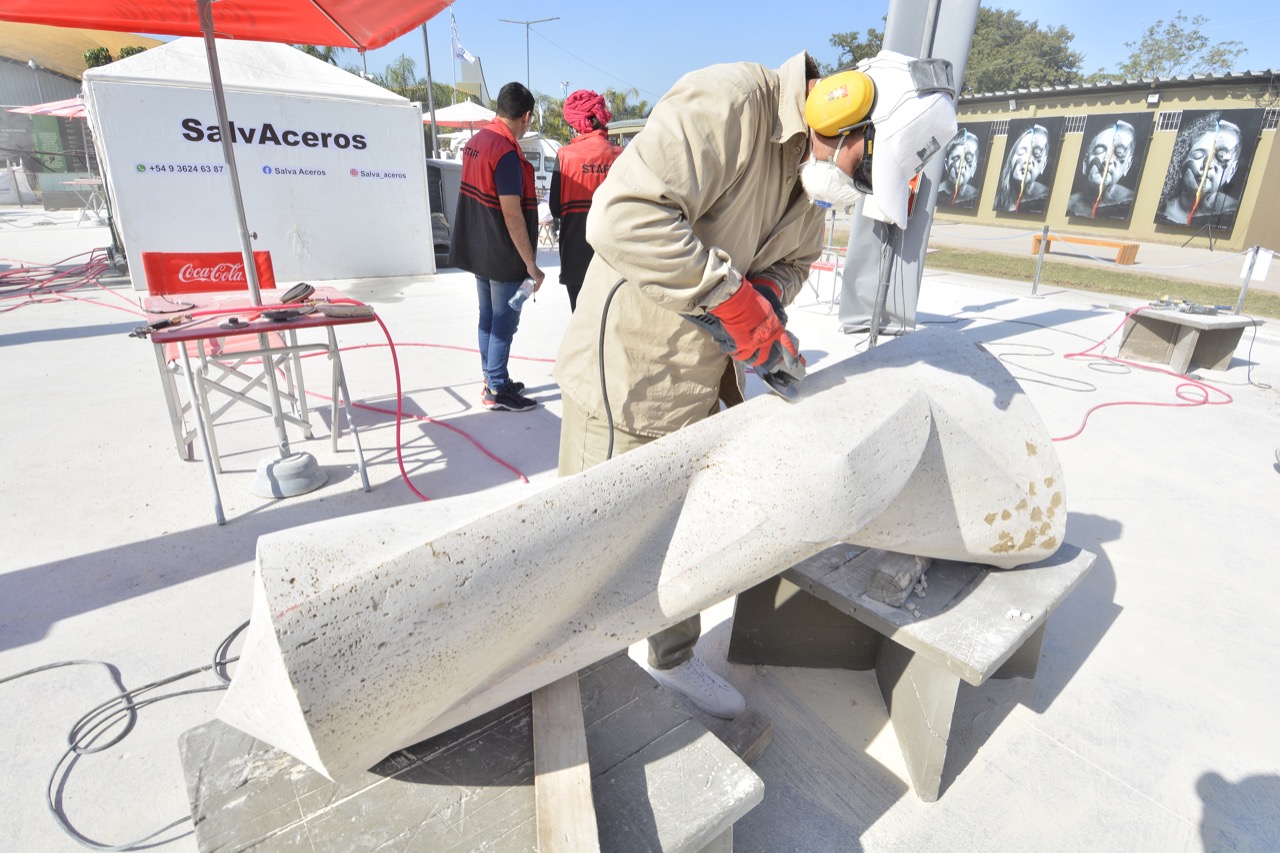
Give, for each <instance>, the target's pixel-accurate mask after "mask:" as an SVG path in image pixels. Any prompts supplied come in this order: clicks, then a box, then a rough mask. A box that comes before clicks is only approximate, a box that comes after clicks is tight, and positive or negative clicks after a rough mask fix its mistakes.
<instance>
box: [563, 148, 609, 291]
mask: <svg viewBox="0 0 1280 853" xmlns="http://www.w3.org/2000/svg"><path fill="white" fill-rule="evenodd" d="M621 153H622V149H621V148H619V147H618V146H617V145H614V144H613V143H612V142H610V141H609V136H608V133H607V132H606V131H604V130H593V131H591V132H590V133H584V134H582V135H581V136H578V137H575V138H574V139H573V140H572V141H571V142H570V143H569V144H568V145H563V146H561V147H560V150H559V151H557V152H556V158H557V160H558V161H559V167H560V169H559V171H558V172H557V173H556V174H555V175H552V185H551V198H550V204H551V215H552V216H558V217H560V283H561V284H575V285H581V284H582V279H583V276H585V275H586V274H587V266H588V265H589V264H590V263H591V258H592V257H593V256H594V255H595V252H594V251H593V250H592V248H591V246H590V245H589V244H588V243H587V213H588V211H590V210H591V198H592V196H594V195H595V194H596V190H597V189H598V188H599V187H600V184H602V183H604V179H605V178H606V177H607V176H608V175H609V167H610V166H612V165H613V161H614V160H617V159H618V155H619V154H621Z"/></svg>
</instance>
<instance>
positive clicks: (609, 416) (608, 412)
mask: <svg viewBox="0 0 1280 853" xmlns="http://www.w3.org/2000/svg"><path fill="white" fill-rule="evenodd" d="M625 282H626V278H625V277H624V278H620V279H618V282H617V284H615V285H614V286H613V288H612V289H610V291H609V295H608V296H606V297H605V298H604V310H603V311H601V312H600V345H599V350H598V353H599V361H600V397H601V398H602V399H603V400H604V417H605V421H606V422H608V424H609V448H608V450H606V451H605V454H604V458H605V459H606V460H608V459H612V458H613V410H612V409H610V408H609V388H608V387H607V386H606V385H605V382H604V324H605V321H606V320H608V319H609V303H610V302H612V301H613V295H614V294H615V293H617V292H618V288H619V287H622V285H623V284H624V283H625Z"/></svg>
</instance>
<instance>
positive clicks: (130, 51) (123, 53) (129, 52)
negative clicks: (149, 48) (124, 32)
mask: <svg viewBox="0 0 1280 853" xmlns="http://www.w3.org/2000/svg"><path fill="white" fill-rule="evenodd" d="M145 51H146V48H145V47H141V46H140V45H136V44H131V45H125V46H124V47H122V48H120V56H119V57H117V58H118V59H128V58H129V57H131V56H136V55H138V54H139V53H143V52H145Z"/></svg>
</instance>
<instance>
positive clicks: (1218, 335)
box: [1109, 305, 1262, 375]
mask: <svg viewBox="0 0 1280 853" xmlns="http://www.w3.org/2000/svg"><path fill="white" fill-rule="evenodd" d="M1109 307H1111V308H1113V309H1114V310H1116V311H1124V312H1125V313H1128V312H1129V311H1132V310H1133V309H1132V308H1126V307H1125V306H1123V305H1111V306H1109ZM1253 325H1258V326H1261V325H1262V321H1261V320H1255V319H1254V318H1252V317H1241V316H1240V315H1238V314H1191V313H1188V312H1186V311H1175V310H1168V309H1155V308H1152V309H1143V310H1142V311H1139V312H1138V313H1137V314H1134V315H1133V316H1132V317H1130V318H1129V319H1128V321H1126V322H1125V324H1124V332H1123V333H1122V335H1121V338H1120V353H1119V355H1120V357H1121V358H1130V359H1133V360H1135V361H1150V362H1154V363H1156V364H1167V365H1169V369H1171V370H1172V371H1173V372H1174V373H1181V374H1184V375H1185V374H1187V373H1189V372H1191V371H1192V370H1197V369H1199V368H1206V369H1208V370H1226V369H1227V368H1228V367H1230V366H1231V356H1232V355H1233V354H1234V353H1235V351H1236V346H1237V345H1238V344H1239V343H1240V336H1241V334H1243V332H1244V330H1245V329H1246V328H1247V327H1249V326H1253Z"/></svg>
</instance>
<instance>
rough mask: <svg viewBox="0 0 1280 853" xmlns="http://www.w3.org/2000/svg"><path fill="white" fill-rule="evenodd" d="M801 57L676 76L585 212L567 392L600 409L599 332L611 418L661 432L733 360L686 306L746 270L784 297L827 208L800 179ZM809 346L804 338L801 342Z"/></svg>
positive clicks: (692, 411) (791, 291)
mask: <svg viewBox="0 0 1280 853" xmlns="http://www.w3.org/2000/svg"><path fill="white" fill-rule="evenodd" d="M804 60H805V55H804V54H803V53H802V54H799V55H797V56H794V57H792V58H791V59H789V60H787V62H786V63H785V64H783V66H782V67H781V68H780V69H776V70H774V69H769V68H765V67H764V66H762V65H757V64H755V63H732V64H726V65H715V66H712V67H710V68H705V69H703V70H701V71H694V72H691V73H690V74H687V75H685V76H684V77H682V78H681V79H680V80H679V81H678V82H677V83H676V84H675V86H674V87H673V88H672V89H671V91H670V92H668V93H667V95H666V96H665V97H663V99H662V100H661V101H659V102H658V104H657V105H656V106H655V107H654V108H653V112H652V113H651V114H650V116H649V119H648V121H647V122H646V124H645V127H644V130H642V131H641V132H640V133H639V134H637V135H636V138H635V139H634V140H632V142H631V144H630V145H628V146H627V147H626V149H625V150H624V151H623V153H622V156H620V157H619V158H618V159H617V160H616V161H615V162H614V164H613V167H612V169H611V170H610V172H609V177H608V178H607V179H605V181H604V183H603V184H602V185H601V186H600V189H599V190H597V191H596V195H595V200H594V202H593V204H592V207H591V213H590V215H589V216H588V217H587V240H588V241H589V242H590V243H591V246H592V247H593V248H594V249H595V253H596V254H595V258H594V260H592V262H591V266H590V267H589V268H588V270H587V275H586V279H585V280H584V282H583V287H582V292H581V294H580V295H579V296H578V307H577V310H576V311H575V312H574V314H573V317H572V319H571V320H570V322H569V326H568V329H567V330H566V332H565V336H564V340H563V341H562V343H561V345H560V352H559V355H558V357H557V359H556V367H555V378H556V381H557V382H559V384H560V388H561V390H562V391H563V393H564V394H566V395H568V396H569V397H571V398H572V399H573V400H574V401H575V402H576V403H577V404H578V405H579V406H580V407H582V408H583V409H584V410H586V411H587V412H589V413H591V414H594V415H595V416H597V417H600V418H603V417H605V414H604V405H603V401H602V397H601V393H600V374H599V359H598V355H597V353H598V347H599V343H600V335H601V331H600V318H601V315H602V313H603V312H604V306H605V300H606V298H607V297H608V296H609V292H610V290H611V289H612V288H613V286H614V284H615V283H616V282H617V281H618V280H619V279H626V283H625V284H623V285H622V286H621V287H620V288H618V291H617V293H616V294H615V295H614V297H613V299H612V301H611V303H610V305H609V309H608V318H607V324H606V328H605V332H604V350H605V358H604V361H605V381H606V382H607V383H608V392H609V405H610V408H611V410H612V414H613V420H614V423H615V424H616V425H617V426H618V427H619V428H620V429H623V430H625V431H627V432H631V433H637V434H640V435H651V436H661V435H665V434H667V433H670V432H674V431H675V430H677V429H680V428H681V427H684V426H686V425H688V424H690V423H693V422H694V421H698V420H701V419H702V418H705V417H706V416H707V415H708V413H709V412H711V411H712V408H713V406H714V405H715V403H716V400H717V396H718V389H719V386H720V378H721V376H722V375H723V374H724V372H725V368H726V366H727V364H728V356H726V355H725V354H724V353H722V352H721V351H720V349H719V347H717V346H716V344H715V342H714V341H713V340H712V339H711V337H710V336H709V335H708V334H707V333H706V332H704V331H702V330H701V329H700V328H698V327H697V326H695V325H694V324H693V323H691V322H689V321H688V320H685V319H683V318H682V317H681V316H680V315H681V314H696V313H702V312H704V311H705V310H706V309H707V308H708V307H712V306H715V305H718V304H720V303H721V302H723V301H724V300H725V299H727V298H728V297H729V296H730V295H731V294H732V293H733V292H734V291H735V290H737V288H738V286H739V284H740V283H741V281H742V278H743V277H744V276H746V277H748V278H767V279H770V280H772V281H774V282H776V283H777V284H778V285H780V286H781V288H782V291H783V302H784V304H790V303H791V301H792V300H793V299H794V298H795V296H796V294H797V293H799V291H800V289H801V288H802V287H803V286H804V282H805V279H806V278H807V277H808V275H809V265H810V264H811V263H813V261H814V260H816V259H817V257H818V255H819V252H820V249H821V244H822V218H823V217H822V211H821V209H820V208H818V207H816V206H814V205H813V204H811V203H810V202H809V200H808V197H807V196H806V195H805V194H804V190H803V188H802V187H801V186H800V180H799V169H800V165H801V158H802V157H803V156H805V155H806V151H807V143H808V128H807V126H806V125H805V121H804V100H805V95H806V93H807V87H806V84H805V75H804V65H805V63H804ZM801 343H802V344H803V342H801Z"/></svg>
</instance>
